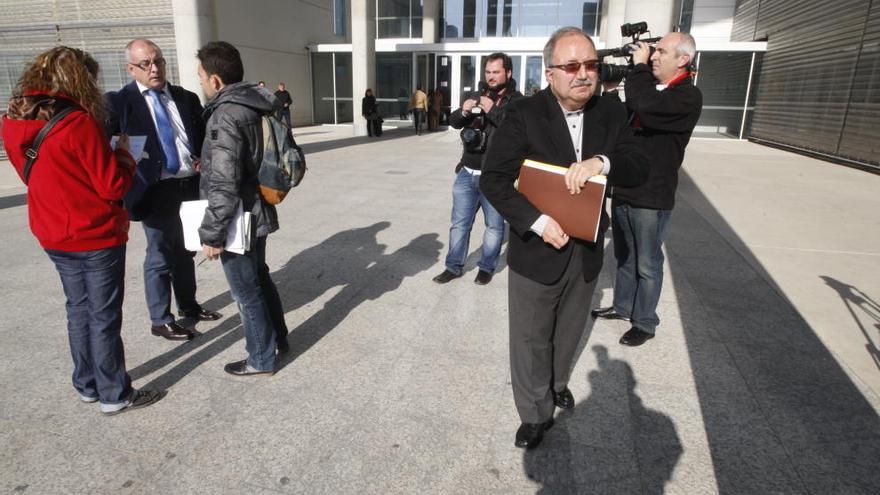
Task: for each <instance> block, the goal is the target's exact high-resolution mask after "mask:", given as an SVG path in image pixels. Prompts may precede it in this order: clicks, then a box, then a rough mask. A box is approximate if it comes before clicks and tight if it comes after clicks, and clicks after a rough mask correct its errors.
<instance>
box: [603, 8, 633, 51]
mask: <svg viewBox="0 0 880 495" xmlns="http://www.w3.org/2000/svg"><path fill="white" fill-rule="evenodd" d="M602 3H603V4H604V5H606V6H607V7H606V8H607V10H606V12H605V16H604V18H603V20H602V26H601V30H600V36H601V38H602V41H603V42H605V48H617V47H618V46H620V45H621V42H622V39H621V37H620V25H621V24H623V23H624V22H625V21H624V20H623V19H624V18H625V17H626V4H627V2H626V0H611V1H610V2H602Z"/></svg>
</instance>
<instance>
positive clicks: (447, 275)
mask: <svg viewBox="0 0 880 495" xmlns="http://www.w3.org/2000/svg"><path fill="white" fill-rule="evenodd" d="M460 276H461V275H456V274H454V273H452V272H450V271H449V270H444V271H443V273H441V274H440V275H437V276H436V277H434V279H433V280H434V282H437V283H438V284H445V283H446V282H449V281H451V280H455V279H457V278H458V277H460Z"/></svg>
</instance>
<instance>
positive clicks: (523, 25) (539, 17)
mask: <svg viewBox="0 0 880 495" xmlns="http://www.w3.org/2000/svg"><path fill="white" fill-rule="evenodd" d="M558 13H559V6H558V4H557V5H554V6H552V7H551V6H548V5H547V1H546V0H520V2H519V9H518V12H517V9H514V10H513V25H514V26H516V27H517V28H518V29H517V35H518V36H549V35H550V34H551V33H553V31H555V30H556V29H558V28H560V27H562V26H561V25H560V24H558Z"/></svg>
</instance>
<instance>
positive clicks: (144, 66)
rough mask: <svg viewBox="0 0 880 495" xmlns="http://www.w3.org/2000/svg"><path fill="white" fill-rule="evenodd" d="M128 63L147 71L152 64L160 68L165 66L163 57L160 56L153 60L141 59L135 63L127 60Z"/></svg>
mask: <svg viewBox="0 0 880 495" xmlns="http://www.w3.org/2000/svg"><path fill="white" fill-rule="evenodd" d="M128 64H129V65H133V66H135V67H137V68H138V69H140V70H143V71H148V70H150V67H152V66H153V65H155V66H156V67H158V68H160V69H161V68H162V67H165V59H164V58H162V57H157V58H156V59H154V60H141V61H140V62H138V63H136V64H135V63H133V62H129V63H128Z"/></svg>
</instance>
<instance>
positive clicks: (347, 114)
mask: <svg viewBox="0 0 880 495" xmlns="http://www.w3.org/2000/svg"><path fill="white" fill-rule="evenodd" d="M335 55H336V56H335V57H334V58H335V67H336V123H337V124H340V123H343V122H352V121H353V119H354V112H353V109H352V98H351V53H336V54H335ZM358 102H360V99H358Z"/></svg>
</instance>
